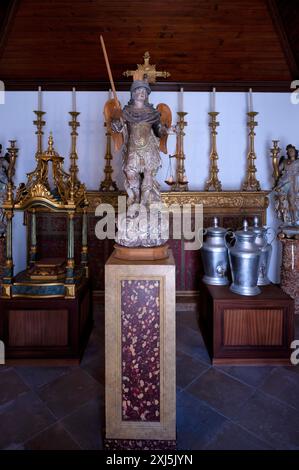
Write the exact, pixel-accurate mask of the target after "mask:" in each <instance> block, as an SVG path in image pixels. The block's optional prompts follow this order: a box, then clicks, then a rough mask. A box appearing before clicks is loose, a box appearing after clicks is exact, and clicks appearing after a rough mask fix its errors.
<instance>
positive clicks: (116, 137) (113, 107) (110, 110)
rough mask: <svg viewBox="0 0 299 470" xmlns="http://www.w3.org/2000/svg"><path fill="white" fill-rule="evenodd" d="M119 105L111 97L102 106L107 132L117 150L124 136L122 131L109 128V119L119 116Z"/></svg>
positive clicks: (121, 144)
mask: <svg viewBox="0 0 299 470" xmlns="http://www.w3.org/2000/svg"><path fill="white" fill-rule="evenodd" d="M121 112H122V111H121V107H120V105H119V106H118V105H117V103H116V101H115V99H114V98H112V99H111V100H108V101H106V103H105V106H104V116H105V122H106V125H107V130H108V132H110V133H111V137H112V140H113V144H114V149H115V151H116V152H118V151H119V150H120V149H121V147H122V146H123V143H124V137H123V133H122V132H114V131H113V130H112V128H111V121H112V120H113V119H119V118H120V117H121Z"/></svg>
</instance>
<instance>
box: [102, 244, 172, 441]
mask: <svg viewBox="0 0 299 470" xmlns="http://www.w3.org/2000/svg"><path fill="white" fill-rule="evenodd" d="M105 283H106V289H105V348H106V390H105V394H106V440H105V445H106V448H108V449H145V448H148V449H170V448H175V444H176V419H175V416H176V406H175V264H174V260H173V256H172V253H171V251H170V255H169V258H167V259H165V260H159V261H158V260H156V261H125V260H121V259H118V258H116V256H115V252H114V253H113V254H112V255H111V256H110V258H109V260H108V261H107V263H106V266H105Z"/></svg>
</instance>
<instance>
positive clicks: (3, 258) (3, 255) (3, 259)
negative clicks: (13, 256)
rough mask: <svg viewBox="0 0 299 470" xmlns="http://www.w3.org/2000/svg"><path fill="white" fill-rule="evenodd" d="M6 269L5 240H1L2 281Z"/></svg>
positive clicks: (0, 268)
mask: <svg viewBox="0 0 299 470" xmlns="http://www.w3.org/2000/svg"><path fill="white" fill-rule="evenodd" d="M4 267H5V238H0V279H1V277H2V275H3V271H4Z"/></svg>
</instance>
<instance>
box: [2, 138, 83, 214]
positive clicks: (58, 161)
mask: <svg viewBox="0 0 299 470" xmlns="http://www.w3.org/2000/svg"><path fill="white" fill-rule="evenodd" d="M63 163H64V158H63V157H61V156H60V155H59V154H58V153H57V152H56V151H55V150H54V142H53V136H52V134H50V136H49V140H48V149H47V150H46V151H45V152H43V153H41V154H40V155H39V156H38V159H37V166H36V169H35V170H34V171H32V172H31V173H28V174H27V183H26V184H24V183H21V184H20V186H19V187H18V190H17V193H16V197H15V201H14V205H13V207H14V209H16V210H25V209H28V208H29V207H34V206H44V207H47V208H49V209H52V210H55V211H57V210H62V211H66V210H75V209H76V208H77V207H84V206H87V204H88V201H87V196H86V189H85V185H84V184H82V183H80V182H79V181H78V180H76V179H75V178H74V176H73V174H70V173H67V172H66V171H65V170H64V168H63ZM4 207H5V208H8V206H7V205H5V204H4Z"/></svg>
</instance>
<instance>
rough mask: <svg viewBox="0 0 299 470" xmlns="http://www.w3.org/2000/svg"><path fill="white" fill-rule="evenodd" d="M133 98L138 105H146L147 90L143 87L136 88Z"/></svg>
mask: <svg viewBox="0 0 299 470" xmlns="http://www.w3.org/2000/svg"><path fill="white" fill-rule="evenodd" d="M132 98H133V100H134V101H135V102H137V103H144V102H145V100H146V99H147V90H146V88H143V87H140V88H136V90H134V91H133V94H132Z"/></svg>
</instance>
